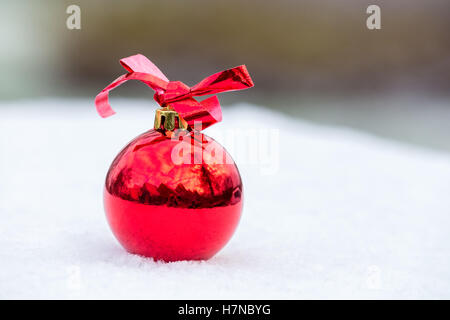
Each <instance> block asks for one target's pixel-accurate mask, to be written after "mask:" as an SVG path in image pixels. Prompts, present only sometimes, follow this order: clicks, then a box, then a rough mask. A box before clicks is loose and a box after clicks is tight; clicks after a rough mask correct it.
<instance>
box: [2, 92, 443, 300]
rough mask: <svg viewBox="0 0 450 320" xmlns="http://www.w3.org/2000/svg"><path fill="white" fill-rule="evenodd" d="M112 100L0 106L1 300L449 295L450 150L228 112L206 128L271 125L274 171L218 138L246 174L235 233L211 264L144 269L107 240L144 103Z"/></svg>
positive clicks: (216, 131)
mask: <svg viewBox="0 0 450 320" xmlns="http://www.w3.org/2000/svg"><path fill="white" fill-rule="evenodd" d="M112 103H113V106H114V107H115V108H116V110H117V111H118V114H117V115H115V116H114V117H112V118H109V119H106V120H105V119H101V118H100V117H98V116H97V114H96V113H95V109H94V106H93V101H92V100H62V99H60V100H57V99H53V100H52V99H49V100H36V101H20V102H3V103H2V105H0V150H1V151H0V152H1V154H0V298H3V299H5V298H7V299H10V298H40V299H42V298H61V299H67V298H68V299H70V298H75V299H77V298H88V299H89V298H138V299H140V298H148V299H172V298H173V299H175V298H179V299H197V298H206V299H214V298H236V299H240V298H250V299H252V298H254V299H259V298H264V299H272V298H273V299H278V298H287V299H300V298H363V299H366V298H368V299H371V298H388V299H389V298H447V299H448V298H450V236H449V234H450V154H447V153H443V152H437V151H430V150H427V149H423V148H418V147H412V146H407V145H403V144H401V143H397V142H391V141H388V140H382V139H379V138H376V137H373V136H370V135H367V134H363V133H360V132H355V131H351V130H348V129H342V128H331V127H324V126H318V125H314V124H310V123H306V122H301V121H297V120H294V119H289V118H287V117H286V116H283V115H280V114H277V113H274V112H271V111H268V110H265V109H262V108H257V107H255V106H251V105H235V106H234V107H233V108H225V110H224V121H223V122H222V123H219V124H216V125H215V126H213V127H212V128H210V129H208V130H207V133H208V134H209V135H210V136H212V137H215V136H216V137H217V138H218V137H219V136H220V135H221V134H223V133H224V132H226V131H227V130H228V131H229V130H230V129H231V128H241V129H244V130H248V129H249V128H256V129H258V128H270V129H275V130H277V129H278V130H279V144H276V145H272V147H274V149H271V150H276V148H278V150H279V153H276V154H275V156H276V157H274V158H272V160H273V161H275V160H276V158H278V161H279V162H278V163H279V170H278V172H276V174H267V172H263V171H264V170H261V164H260V163H259V162H258V161H262V160H264V161H266V160H267V159H266V158H264V159H257V161H256V162H254V163H253V164H252V163H249V161H248V160H247V159H246V158H245V155H244V154H243V153H242V152H238V148H236V149H234V148H232V147H233V146H229V145H227V142H226V141H225V140H221V139H217V140H218V141H219V142H221V143H222V144H223V145H224V146H225V147H226V148H227V149H228V150H229V151H230V153H231V154H232V155H233V157H234V158H235V160H236V162H237V164H238V166H239V168H240V171H241V175H242V178H243V181H244V194H245V206H244V212H243V216H242V219H241V222H240V225H239V227H238V229H237V232H236V234H235V235H234V237H233V238H232V239H231V241H230V242H229V244H228V245H227V246H226V247H225V248H224V249H223V250H222V251H221V252H219V254H218V255H217V256H215V257H214V258H213V259H211V260H209V261H204V262H176V263H161V262H153V261H152V260H150V259H145V258H142V257H139V256H135V255H131V254H128V253H127V252H125V251H124V250H123V249H122V247H121V246H120V245H119V244H118V242H117V241H116V240H115V238H114V237H113V235H112V233H111V232H110V230H109V227H108V225H107V223H106V219H105V217H104V213H103V206H102V188H103V183H104V177H105V175H106V171H107V169H108V167H109V165H110V163H111V161H112V160H113V158H114V156H115V155H116V154H117V153H118V151H119V150H120V149H121V148H122V147H123V146H124V145H125V144H126V143H127V142H128V141H129V140H131V139H132V138H134V137H135V136H136V135H138V134H140V133H142V132H143V131H145V130H147V129H148V128H151V126H152V124H153V114H154V110H155V105H154V104H153V103H151V102H148V101H142V100H126V99H117V98H116V99H113V101H112ZM263 133H264V132H263ZM275 137H276V136H275ZM260 142H261V141H259V143H260ZM272 156H274V154H272ZM273 161H271V162H273ZM275 169H276V168H275ZM269 173H270V172H269Z"/></svg>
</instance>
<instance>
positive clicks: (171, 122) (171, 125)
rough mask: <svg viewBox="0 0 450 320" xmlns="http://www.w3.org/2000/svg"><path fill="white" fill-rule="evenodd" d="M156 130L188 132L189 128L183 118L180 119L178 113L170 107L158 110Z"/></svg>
mask: <svg viewBox="0 0 450 320" xmlns="http://www.w3.org/2000/svg"><path fill="white" fill-rule="evenodd" d="M177 120H178V121H177ZM177 126H178V128H177ZM154 128H155V130H158V129H165V130H169V131H172V130H175V129H184V130H186V129H187V128H188V124H187V122H186V121H185V120H184V119H183V118H182V117H180V115H179V114H178V112H176V111H175V110H174V109H173V108H172V107H171V106H170V105H168V106H167V107H163V108H160V109H157V110H156V113H155V124H154Z"/></svg>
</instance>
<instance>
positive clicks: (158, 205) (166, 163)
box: [95, 54, 253, 261]
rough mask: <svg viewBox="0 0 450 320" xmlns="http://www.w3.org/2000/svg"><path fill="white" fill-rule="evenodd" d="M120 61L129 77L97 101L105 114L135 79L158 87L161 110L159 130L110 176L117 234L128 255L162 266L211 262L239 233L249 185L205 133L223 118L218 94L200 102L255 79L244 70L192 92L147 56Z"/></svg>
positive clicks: (108, 191) (109, 208)
mask: <svg viewBox="0 0 450 320" xmlns="http://www.w3.org/2000/svg"><path fill="white" fill-rule="evenodd" d="M120 63H121V65H122V66H123V67H124V68H125V69H126V70H127V71H128V73H126V74H124V75H122V76H120V77H119V78H117V79H116V80H114V81H113V82H112V83H111V84H110V85H108V86H107V87H106V88H104V89H103V90H102V91H101V92H100V93H99V94H98V95H97V97H96V98H95V105H96V108H97V111H98V113H99V114H100V116H102V117H108V116H111V115H113V114H114V113H115V112H114V110H113V109H112V108H111V105H110V104H109V99H108V95H109V92H110V91H111V90H113V89H114V88H116V87H117V86H119V85H121V84H122V83H124V82H126V81H128V80H139V81H141V82H143V83H145V84H146V85H147V86H149V87H150V88H152V89H153V90H154V91H155V95H154V99H155V100H156V101H157V102H158V103H159V105H160V106H161V108H160V109H158V110H157V111H156V114H155V121H154V127H153V128H152V129H150V130H149V131H147V132H144V133H143V134H141V135H139V136H138V137H136V138H135V139H133V140H132V141H131V142H130V143H129V144H128V145H126V146H125V147H124V148H123V149H122V151H120V152H119V154H118V155H117V156H116V158H115V159H114V161H113V162H112V164H111V166H110V168H109V171H108V173H107V176H106V181H105V187H104V206H105V212H106V217H107V220H108V223H109V225H110V227H111V229H112V232H113V233H114V235H115V237H116V238H117V240H118V241H119V242H120V243H121V245H122V246H123V247H124V248H125V249H126V250H127V251H129V252H131V253H134V254H139V255H143V256H147V257H151V258H153V259H155V260H163V261H177V260H206V259H209V258H211V257H213V256H214V255H215V254H216V253H217V252H218V251H219V250H220V249H222V248H223V247H224V246H225V244H226V243H227V242H228V241H229V240H230V238H231V236H232V235H233V233H234V231H235V230H236V227H237V225H238V223H239V219H240V217H241V212H242V206H243V185H242V180H241V177H240V174H239V170H238V168H237V166H236V164H235V163H234V161H233V160H232V158H231V156H230V155H229V154H228V152H227V151H226V150H225V149H224V148H223V147H222V146H221V145H220V144H219V143H218V142H216V141H215V140H214V139H212V138H211V137H208V136H207V135H205V134H203V133H202V132H201V131H202V130H203V129H205V128H207V127H209V126H211V125H213V124H215V123H217V122H220V121H221V120H222V112H221V108H220V103H219V100H218V98H217V96H215V95H214V96H212V97H210V98H207V99H205V100H203V101H197V100H196V99H194V97H196V96H202V95H211V94H216V93H220V92H225V91H234V90H242V89H247V88H250V87H253V81H252V79H251V77H250V75H249V73H248V71H247V68H246V67H245V66H244V65H241V66H238V67H235V68H232V69H228V70H225V71H221V72H218V73H216V74H213V75H211V76H209V77H207V78H205V79H203V80H202V81H200V82H199V83H198V84H196V85H194V86H192V87H189V86H187V85H186V84H184V83H182V82H180V81H169V80H168V79H167V77H166V76H165V75H164V74H163V73H162V72H161V71H160V70H159V69H158V68H157V67H156V66H155V65H154V64H153V63H152V62H151V61H150V60H148V59H147V58H146V57H144V56H143V55H141V54H138V55H134V56H131V57H127V58H124V59H121V60H120ZM174 155H175V158H176V157H181V158H178V160H179V159H181V161H174Z"/></svg>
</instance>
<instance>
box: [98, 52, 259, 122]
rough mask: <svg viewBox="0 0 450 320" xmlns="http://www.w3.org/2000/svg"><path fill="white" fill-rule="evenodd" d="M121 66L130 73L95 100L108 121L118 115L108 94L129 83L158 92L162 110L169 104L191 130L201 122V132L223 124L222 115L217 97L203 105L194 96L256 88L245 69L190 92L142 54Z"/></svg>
mask: <svg viewBox="0 0 450 320" xmlns="http://www.w3.org/2000/svg"><path fill="white" fill-rule="evenodd" d="M120 64H121V65H122V66H123V67H124V68H125V69H126V70H127V71H128V73H127V74H124V75H122V76H120V77H119V78H117V79H116V80H114V81H113V82H112V83H111V84H109V85H108V86H107V87H106V88H104V89H103V90H102V91H101V92H100V93H99V94H98V95H97V97H96V98H95V106H96V108H97V112H98V113H99V114H100V116H101V117H103V118H106V117H109V116H111V115H113V114H115V111H114V110H113V109H112V108H111V105H110V104H109V99H108V96H109V91H111V90H113V89H114V88H116V87H118V86H119V85H121V84H122V83H124V82H126V81H128V80H139V81H141V82H143V83H145V84H146V85H147V86H149V87H150V88H152V89H153V90H155V95H154V99H155V100H156V102H158V104H159V105H161V106H166V105H168V104H170V105H171V106H172V107H173V108H174V109H175V111H176V112H178V114H179V115H180V116H181V117H182V118H183V119H185V120H186V122H187V123H188V125H189V126H191V127H192V125H193V124H194V122H201V123H202V129H205V128H206V127H209V126H210V125H213V124H214V123H217V122H219V121H221V120H222V111H221V109H220V103H219V99H218V98H217V96H213V97H210V98H208V99H205V100H203V101H201V102H199V101H197V100H195V99H194V98H193V97H194V96H202V95H207V94H215V93H219V92H225V91H234V90H242V89H247V88H251V87H253V85H254V84H253V81H252V79H251V77H250V75H249V73H248V71H247V68H246V67H245V65H241V66H238V67H235V68H232V69H228V70H225V71H221V72H218V73H215V74H213V75H211V76H209V77H207V78H205V79H203V80H202V81H200V82H199V83H198V84H196V85H195V86H193V87H192V88H190V87H189V86H187V85H186V84H184V83H183V82H181V81H169V79H167V77H166V76H165V75H164V74H163V73H162V72H161V70H159V69H158V67H156V66H155V65H154V64H153V63H152V62H151V61H150V60H149V59H147V58H146V57H145V56H143V55H141V54H137V55H134V56H130V57H127V58H123V59H121V60H120Z"/></svg>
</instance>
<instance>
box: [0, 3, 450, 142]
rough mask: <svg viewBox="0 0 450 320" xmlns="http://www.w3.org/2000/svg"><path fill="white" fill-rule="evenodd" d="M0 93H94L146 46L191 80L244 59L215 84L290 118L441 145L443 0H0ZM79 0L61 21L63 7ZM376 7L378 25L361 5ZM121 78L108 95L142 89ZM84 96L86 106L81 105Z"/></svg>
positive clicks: (136, 93) (447, 131)
mask: <svg viewBox="0 0 450 320" xmlns="http://www.w3.org/2000/svg"><path fill="white" fill-rule="evenodd" d="M0 1H1V2H0V3H1V8H0V14H1V19H0V33H1V39H2V42H1V44H0V46H1V50H0V67H1V70H2V72H3V75H4V76H3V77H2V79H1V86H0V108H1V104H2V102H4V103H9V102H11V101H15V100H20V99H35V98H38V97H69V98H70V97H87V98H89V99H93V98H94V97H95V95H96V94H97V93H98V92H99V91H100V90H101V89H102V88H103V87H105V86H106V85H107V84H108V83H110V82H111V81H112V80H113V79H115V78H116V77H117V76H119V75H120V74H122V73H124V70H123V69H122V67H121V66H120V65H119V63H118V60H119V59H120V58H122V57H126V56H128V55H132V54H135V53H142V54H144V55H146V56H147V57H149V58H150V59H151V60H152V61H153V62H155V64H156V65H157V66H159V67H160V68H161V70H162V71H163V72H164V73H165V74H166V75H167V76H168V78H169V79H171V80H180V81H183V82H185V83H187V84H188V85H193V84H195V83H196V82H198V81H199V80H201V79H202V78H203V77H205V76H208V75H210V74H212V73H214V72H217V71H220V70H223V69H226V68H229V67H233V66H236V65H239V64H246V65H247V67H248V69H249V71H250V73H251V75H252V77H253V79H254V82H255V85H256V86H255V88H254V89H252V90H246V91H242V92H240V93H239V94H225V95H221V97H220V99H221V101H222V102H223V105H225V107H226V106H227V105H230V104H232V103H233V102H235V101H246V102H250V103H254V104H257V105H259V106H262V107H266V108H273V109H277V110H280V111H281V112H284V113H288V114H289V115H291V116H292V117H298V118H303V119H307V120H310V121H314V122H318V123H324V124H331V125H337V126H346V127H351V128H356V129H359V130H364V131H366V132H370V133H372V134H376V135H379V136H382V137H387V138H391V139H396V140H401V141H405V142H408V143H413V144H418V145H422V146H425V147H429V148H435V149H440V150H446V151H450V125H449V121H450V95H449V92H450V90H449V89H450V37H449V31H450V2H449V1H448V0H430V1H423V0H396V1H379V0H376V1H375V0H374V1H365V0H340V1H332V0H321V1H314V0H280V1H276V2H275V1H268V0H263V1H261V0H260V1H256V0H254V1H237V0H228V1H211V0H209V1H207V0H192V1H167V0H165V1H162V0H161V1H160V0H152V1H142V0H129V1H117V0H116V1H111V0H109V1H106V0H96V1H87V0H86V1H75V0H72V1H54V0H47V1H44V0H33V1H31V0H29V1H24V0H18V1H6V0H0ZM71 4H76V5H78V6H80V8H81V30H68V29H67V27H66V19H67V17H68V16H69V15H68V14H67V13H66V8H67V7H68V6H69V5H71ZM370 4H377V5H379V6H380V7H381V26H382V28H381V30H368V29H367V27H366V19H367V17H368V14H367V13H366V8H367V7H368V6H369V5H370ZM152 95H153V92H152V91H151V90H148V88H146V87H145V86H144V85H143V84H141V83H138V82H129V83H127V84H126V85H125V86H122V87H121V89H120V90H116V91H114V92H113V93H112V96H113V97H114V96H116V97H118V96H124V97H143V98H148V99H152ZM89 107H92V108H93V104H92V105H90V106H89Z"/></svg>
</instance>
